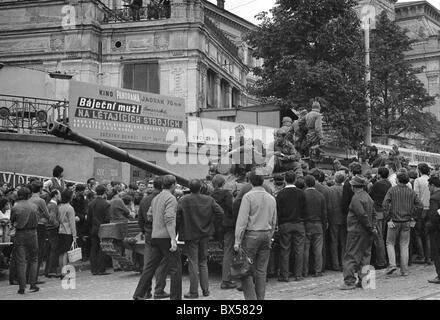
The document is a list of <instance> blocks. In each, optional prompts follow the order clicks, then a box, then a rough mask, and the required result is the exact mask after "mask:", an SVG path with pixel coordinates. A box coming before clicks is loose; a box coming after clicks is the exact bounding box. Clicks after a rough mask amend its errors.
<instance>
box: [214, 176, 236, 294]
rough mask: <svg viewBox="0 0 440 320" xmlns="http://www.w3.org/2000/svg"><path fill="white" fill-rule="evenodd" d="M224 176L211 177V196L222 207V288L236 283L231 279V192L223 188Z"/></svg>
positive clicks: (232, 247) (232, 237)
mask: <svg viewBox="0 0 440 320" xmlns="http://www.w3.org/2000/svg"><path fill="white" fill-rule="evenodd" d="M225 182H226V180H225V178H224V177H223V176H222V175H219V174H218V175H216V176H215V177H214V178H213V179H212V185H213V187H214V192H213V194H212V197H213V198H214V200H215V201H216V202H217V203H218V204H219V205H220V207H221V208H222V209H223V212H224V217H223V223H222V226H223V263H222V284H221V288H222V289H234V288H236V287H237V285H236V284H235V283H234V282H232V281H231V262H232V254H233V252H234V237H235V235H234V234H235V221H234V216H233V214H232V202H233V198H232V193H231V192H230V191H229V190H226V189H224V188H223V187H224V185H225Z"/></svg>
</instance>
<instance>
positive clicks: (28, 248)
mask: <svg viewBox="0 0 440 320" xmlns="http://www.w3.org/2000/svg"><path fill="white" fill-rule="evenodd" d="M30 194H31V192H30V190H29V189H28V188H21V189H20V190H18V191H17V197H18V201H17V202H16V203H15V204H14V206H13V207H12V209H11V223H12V224H13V225H14V226H15V229H16V234H15V238H14V251H15V253H14V255H15V259H16V261H17V276H18V283H19V289H18V294H24V293H25V289H26V264H27V265H28V268H29V282H30V285H31V287H30V292H37V291H39V290H40V288H38V287H37V285H36V284H37V273H38V269H37V266H38V240H37V224H38V209H37V206H36V205H35V204H34V203H32V202H31V201H29V197H30Z"/></svg>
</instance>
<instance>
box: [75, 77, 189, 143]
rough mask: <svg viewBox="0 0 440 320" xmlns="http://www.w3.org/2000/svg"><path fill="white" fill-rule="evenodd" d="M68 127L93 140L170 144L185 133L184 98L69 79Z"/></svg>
mask: <svg viewBox="0 0 440 320" xmlns="http://www.w3.org/2000/svg"><path fill="white" fill-rule="evenodd" d="M69 119H70V127H71V128H72V129H73V130H74V131H76V132H79V133H82V134H84V135H87V136H89V137H91V138H95V139H103V140H118V141H126V142H146V143H155V144H170V143H172V142H173V141H168V142H167V141H166V136H167V133H168V132H169V131H171V130H183V131H184V132H186V120H185V102H184V99H181V98H176V97H169V96H163V95H158V94H153V93H148V92H140V91H134V90H128V89H120V88H113V87H106V86H98V85H94V84H90V83H85V82H78V81H71V82H70V93H69Z"/></svg>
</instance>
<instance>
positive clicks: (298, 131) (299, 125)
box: [288, 109, 307, 155]
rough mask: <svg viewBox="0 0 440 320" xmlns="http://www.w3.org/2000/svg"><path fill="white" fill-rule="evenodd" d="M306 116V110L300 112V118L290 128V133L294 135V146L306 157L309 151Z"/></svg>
mask: <svg viewBox="0 0 440 320" xmlns="http://www.w3.org/2000/svg"><path fill="white" fill-rule="evenodd" d="M306 115H307V110H306V109H302V110H300V111H299V118H298V119H297V120H295V121H294V122H293V124H292V127H291V128H290V131H289V133H288V134H292V135H293V145H294V146H295V148H296V150H297V151H298V152H299V153H300V154H301V155H304V154H305V153H306V149H307V138H306V136H307V126H306Z"/></svg>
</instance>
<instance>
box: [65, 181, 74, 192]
mask: <svg viewBox="0 0 440 320" xmlns="http://www.w3.org/2000/svg"><path fill="white" fill-rule="evenodd" d="M66 188H67V189H69V190H72V191H73V190H74V189H75V183H73V182H67V183H66Z"/></svg>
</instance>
